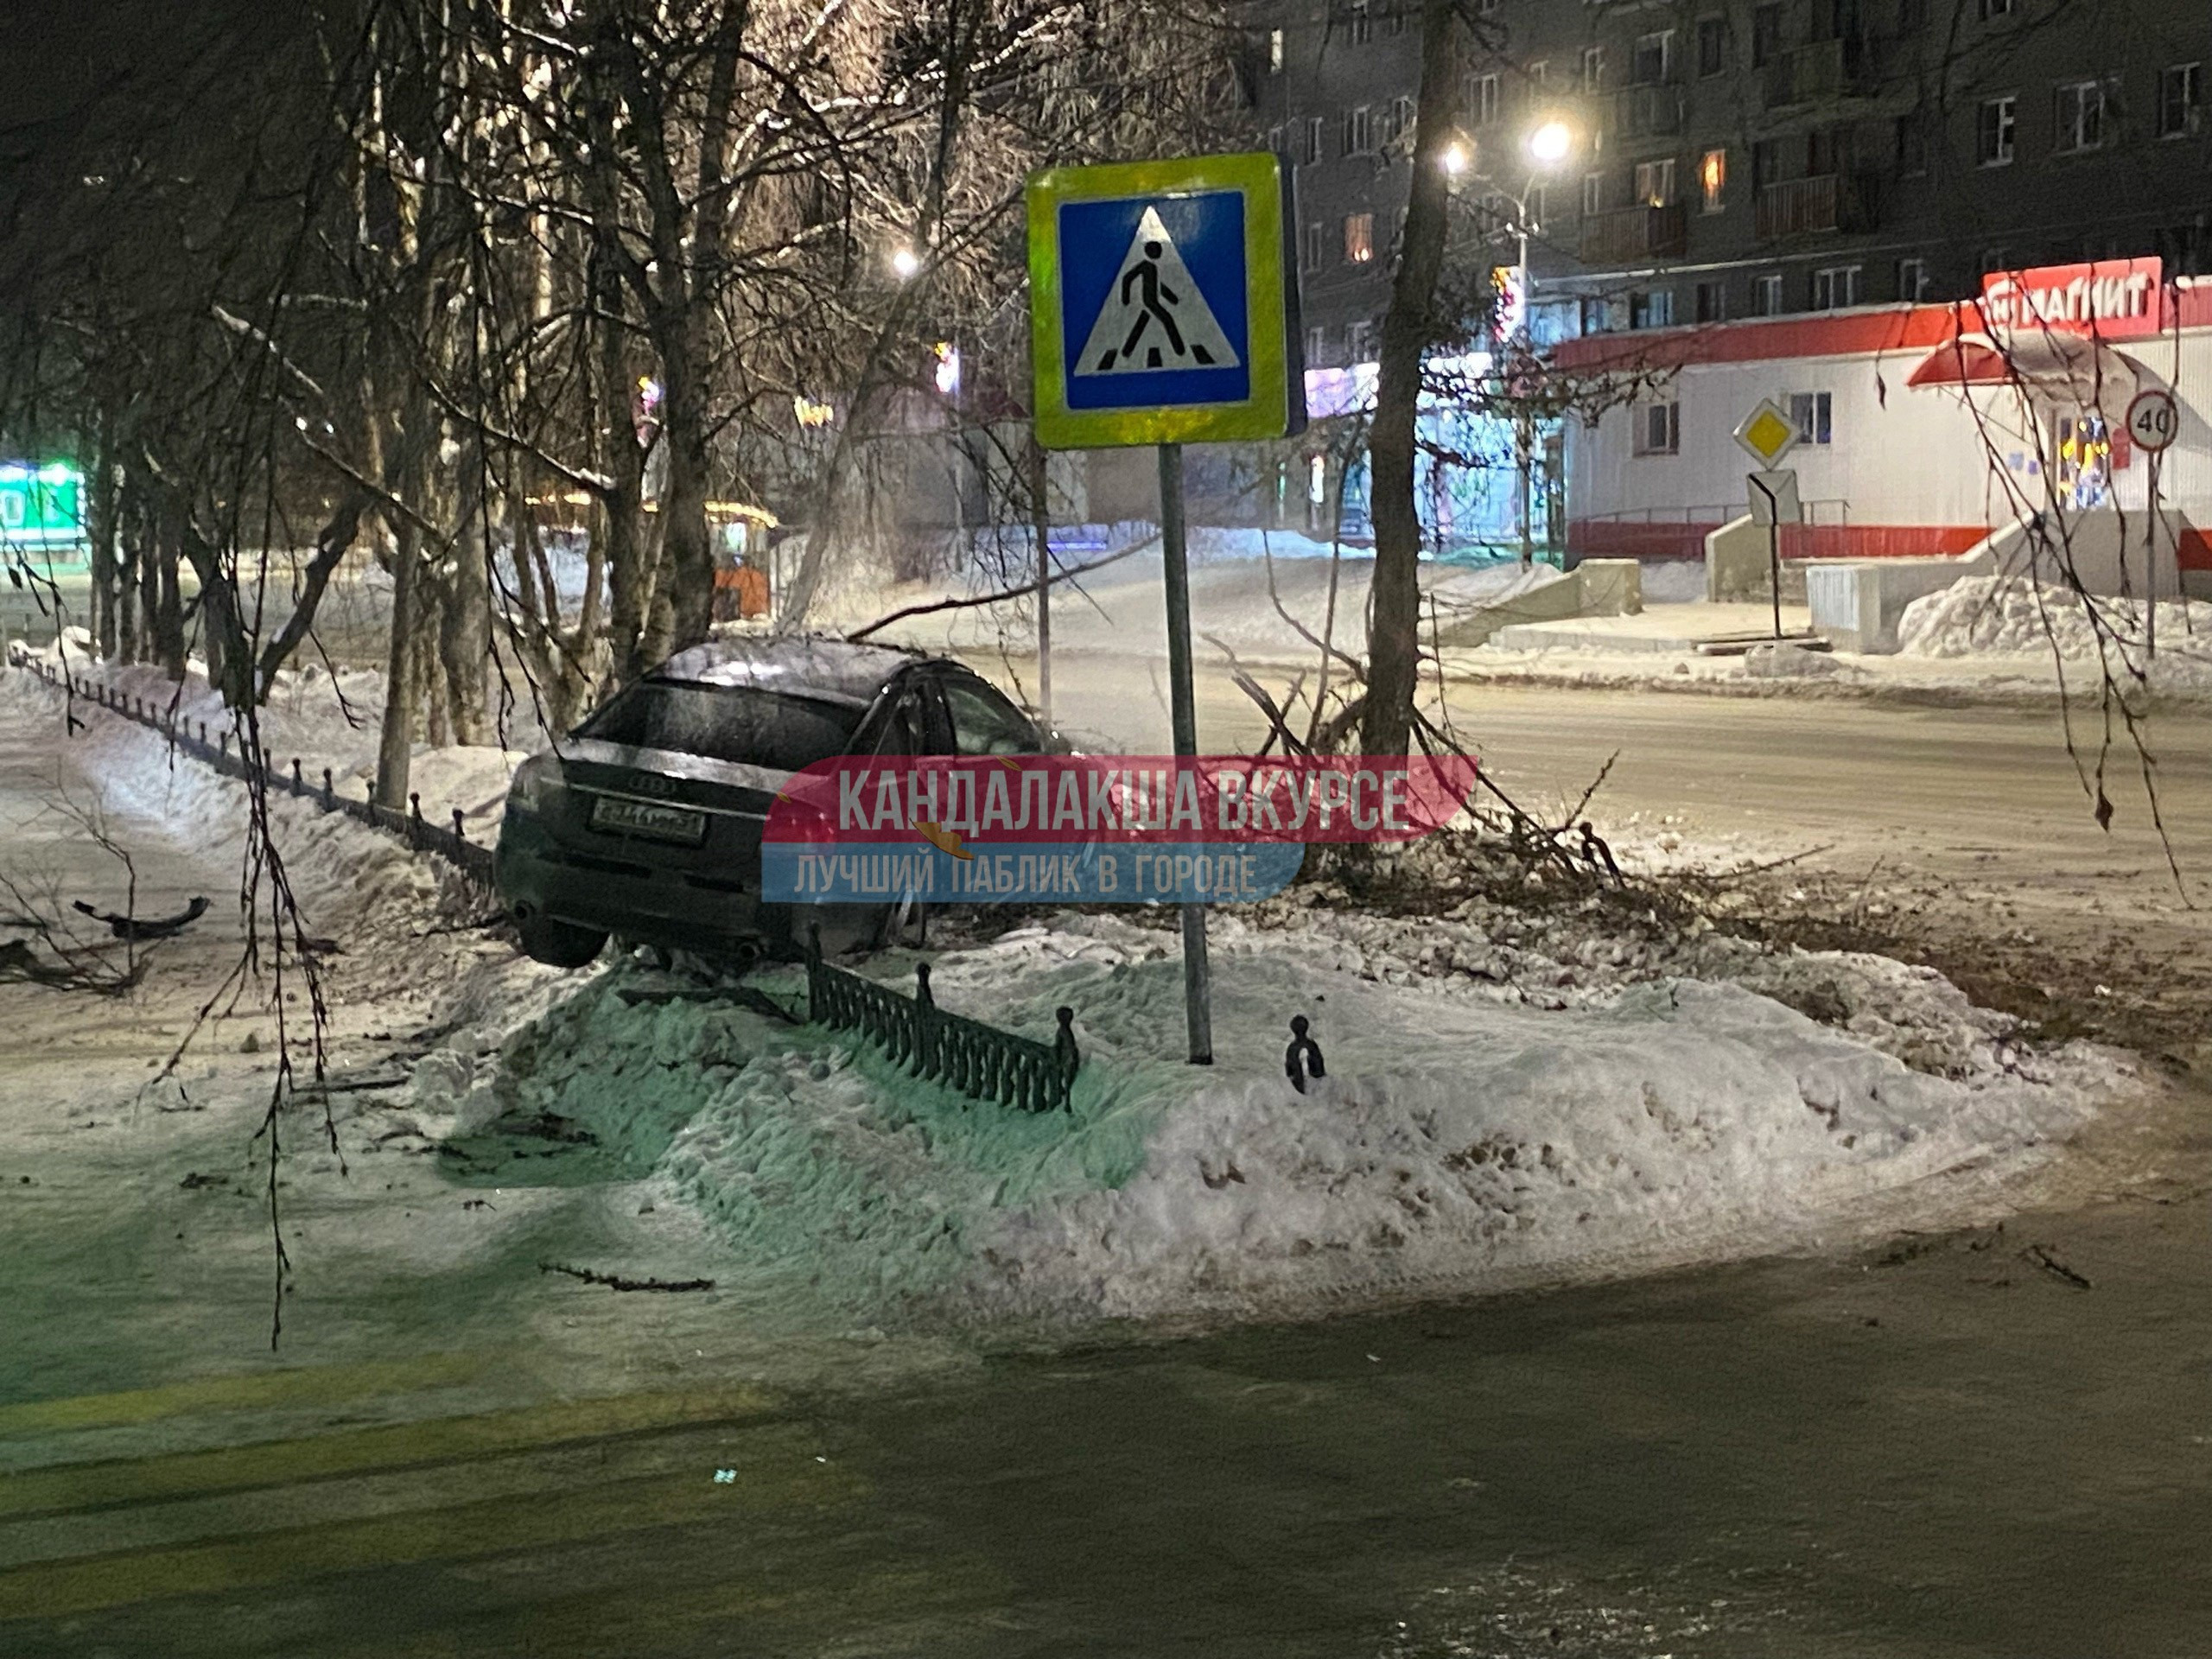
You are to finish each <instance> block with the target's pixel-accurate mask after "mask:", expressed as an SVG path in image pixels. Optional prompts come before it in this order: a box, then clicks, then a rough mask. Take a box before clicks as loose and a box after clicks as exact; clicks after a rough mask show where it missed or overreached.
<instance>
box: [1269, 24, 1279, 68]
mask: <svg viewBox="0 0 2212 1659" xmlns="http://www.w3.org/2000/svg"><path fill="white" fill-rule="evenodd" d="M1268 73H1269V74H1271V75H1279V74H1281V73H1282V30H1281V29H1269V30H1268Z"/></svg>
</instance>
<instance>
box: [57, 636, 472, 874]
mask: <svg viewBox="0 0 2212 1659" xmlns="http://www.w3.org/2000/svg"><path fill="white" fill-rule="evenodd" d="M34 671H35V673H37V674H38V675H39V676H41V677H42V678H43V679H44V680H45V681H46V683H48V685H51V686H54V687H56V688H59V687H60V686H62V685H63V684H64V683H65V680H64V677H62V676H61V675H60V673H58V672H56V671H54V669H53V668H52V667H50V666H48V665H47V664H42V663H41V664H37V665H36V666H35V669H34ZM66 683H67V687H68V689H69V690H70V691H72V692H73V693H74V694H75V695H76V696H79V697H82V698H84V699H85V700H86V702H92V703H97V704H98V705H99V707H101V708H103V709H106V710H108V712H109V713H111V714H115V715H121V716H122V717H123V718H124V719H125V720H129V721H137V723H138V724H139V725H141V726H143V727H145V728H147V729H148V730H149V731H152V732H158V733H159V734H161V735H162V737H164V738H166V739H168V741H169V742H170V743H171V744H173V745H174V746H175V747H176V749H177V750H178V752H179V753H182V754H186V755H188V756H190V757H191V758H192V759H193V760H197V761H199V762H200V764H201V765H203V766H210V767H212V768H213V769H214V770H215V771H217V772H221V773H222V774H223V775H224V776H225V777H226V778H238V779H247V780H249V781H251V779H254V778H255V777H256V776H258V777H259V778H260V779H261V780H262V784H263V786H264V788H267V789H272V790H281V791H284V792H286V793H288V794H289V795H292V796H294V797H296V798H298V799H300V800H303V801H311V802H313V803H314V804H315V805H317V806H319V807H321V809H322V810H324V811H325V812H343V813H345V814H346V816H347V817H353V818H359V820H360V821H361V822H362V823H365V824H367V825H369V826H370V827H371V828H372V829H382V830H384V831H385V832H386V833H387V834H390V835H395V836H402V837H404V839H405V840H406V842H407V844H408V845H409V846H410V848H412V849H415V850H416V852H421V853H429V854H430V855H432V856H434V857H436V858H442V859H443V860H445V861H446V862H447V863H448V864H451V865H453V866H454V868H456V869H458V870H460V871H461V873H462V874H464V875H467V877H468V878H469V879H470V880H474V881H478V882H480V883H482V884H483V885H484V886H485V887H490V886H491V885H492V849H490V848H489V847H483V846H479V845H478V844H477V843H476V842H473V841H471V840H469V838H468V836H467V832H466V830H465V829H463V827H462V822H461V809H460V808H459V807H455V808H454V810H453V826H452V828H450V829H448V828H447V827H446V826H445V825H444V824H442V823H431V822H430V821H429V819H427V818H425V817H423V798H422V797H421V796H419V795H410V796H409V797H408V798H407V801H408V809H409V810H406V811H404V812H402V811H400V810H398V809H397V808H396V807H390V806H378V804H376V802H375V800H374V799H373V798H369V797H365V798H362V799H360V800H358V801H356V800H349V799H347V798H346V797H344V796H342V795H340V794H339V792H338V791H337V788H336V786H335V785H334V783H333V782H332V779H331V775H330V768H329V767H327V766H325V767H324V768H323V769H322V779H321V783H320V784H319V785H318V784H311V783H309V782H308V780H307V779H306V778H304V777H303V776H302V775H301V772H300V763H299V761H298V760H297V759H296V758H295V759H294V760H293V761H292V763H291V767H290V770H289V772H287V771H285V770H283V769H282V768H280V767H279V766H277V762H276V760H275V758H274V757H273V756H271V755H270V753H269V752H268V751H267V750H266V749H264V750H263V751H262V752H261V753H260V754H258V755H250V754H247V753H244V752H243V745H241V747H240V749H238V750H233V749H232V747H231V734H230V733H228V732H226V731H218V732H217V733H216V734H215V740H214V741H213V742H210V741H208V738H207V721H204V720H203V721H198V722H197V726H198V732H197V734H196V735H195V734H194V730H193V728H194V721H187V720H179V719H177V718H176V717H175V715H174V714H173V713H172V712H171V711H170V710H168V709H164V708H162V706H161V705H160V704H159V703H157V702H147V701H146V700H145V699H144V698H143V697H134V696H127V695H125V694H124V693H123V692H121V691H118V690H116V689H115V688H114V687H113V686H111V685H108V684H107V683H105V682H103V681H100V680H96V679H93V678H92V677H89V676H86V677H79V676H77V675H74V674H72V675H70V676H68V677H67V681H66Z"/></svg>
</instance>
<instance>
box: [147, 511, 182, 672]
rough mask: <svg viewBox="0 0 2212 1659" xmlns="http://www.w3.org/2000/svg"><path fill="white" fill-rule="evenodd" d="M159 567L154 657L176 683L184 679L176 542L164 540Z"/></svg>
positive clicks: (158, 561)
mask: <svg viewBox="0 0 2212 1659" xmlns="http://www.w3.org/2000/svg"><path fill="white" fill-rule="evenodd" d="M177 559H178V553H177V545H176V543H175V542H164V543H162V545H161V547H160V549H159V550H157V552H156V561H157V563H159V565H160V567H161V570H160V579H159V582H158V589H159V593H160V608H159V609H158V610H157V611H156V613H155V617H154V626H153V635H154V659H155V660H156V662H158V663H160V664H161V665H162V668H164V669H165V670H167V671H168V677H169V678H170V679H171V680H172V681H174V682H176V683H182V682H183V679H184V594H183V591H182V584H181V583H180V582H178V580H177Z"/></svg>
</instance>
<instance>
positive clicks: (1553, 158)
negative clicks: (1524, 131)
mask: <svg viewBox="0 0 2212 1659" xmlns="http://www.w3.org/2000/svg"><path fill="white" fill-rule="evenodd" d="M1573 148H1574V134H1573V132H1572V131H1571V130H1569V129H1568V127H1567V123H1566V122H1564V121H1547V122H1545V123H1544V124H1543V125H1541V127H1538V128H1537V129H1536V130H1535V131H1534V132H1532V133H1530V134H1529V160H1531V161H1533V162H1536V163H1537V164H1538V165H1539V166H1542V167H1557V166H1558V165H1559V164H1560V162H1563V161H1565V160H1566V159H1567V155H1568V153H1569V152H1570V151H1572V150H1573Z"/></svg>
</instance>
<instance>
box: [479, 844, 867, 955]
mask: <svg viewBox="0 0 2212 1659" xmlns="http://www.w3.org/2000/svg"><path fill="white" fill-rule="evenodd" d="M493 883H494V885H495V886H496V887H497V889H498V891H499V899H500V902H501V903H502V904H503V905H504V906H505V907H506V909H507V911H508V912H509V913H510V914H512V915H513V916H515V917H517V918H531V917H534V916H543V917H549V918H551V919H553V920H555V921H558V922H566V923H569V925H572V926H575V927H586V928H592V929H603V930H604V931H607V932H609V933H617V934H620V935H621V936H622V937H624V938H632V939H637V940H640V941H642V942H645V943H647V944H658V945H663V946H666V947H668V948H670V949H671V950H697V951H701V952H705V953H713V952H716V951H724V950H732V949H745V948H748V947H749V948H753V949H758V950H766V951H767V952H768V953H769V954H771V955H776V956H784V955H792V954H796V953H797V950H798V941H799V940H800V938H803V937H804V931H805V928H806V926H807V925H808V924H809V923H810V922H811V923H816V924H818V925H820V927H821V929H822V933H823V943H824V944H825V946H827V947H830V948H837V949H842V948H844V947H845V946H847V945H849V944H855V943H861V942H865V941H870V940H872V938H873V936H874V930H875V927H876V925H877V924H878V922H879V921H880V908H878V907H875V906H852V905H780V904H765V903H763V902H761V900H760V869H759V867H758V865H757V863H756V864H755V866H754V867H753V868H751V869H749V870H742V871H740V870H727V871H715V872H713V873H711V874H710V873H708V872H703V871H698V870H684V869H673V868H664V867H658V866H655V865H652V864H649V863H645V862H643V861H637V860H632V859H626V858H623V857H621V856H620V855H607V854H602V853H600V852H597V851H585V850H582V849H576V848H572V847H569V846H565V845H563V843H562V842H561V841H560V840H559V839H558V838H557V837H556V836H554V835H553V834H552V833H551V831H550V830H549V829H547V828H546V826H545V824H544V823H543V820H542V819H540V818H539V817H537V815H536V814H534V813H531V812H524V811H522V810H509V812H508V813H507V816H506V821H505V823H503V824H502V825H501V826H500V829H499V849H498V852H497V853H496V854H495V855H494V857H493Z"/></svg>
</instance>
